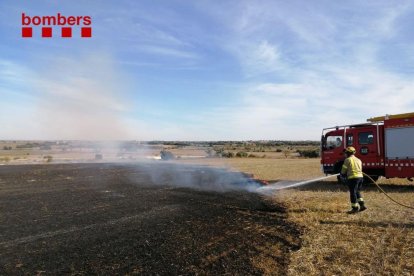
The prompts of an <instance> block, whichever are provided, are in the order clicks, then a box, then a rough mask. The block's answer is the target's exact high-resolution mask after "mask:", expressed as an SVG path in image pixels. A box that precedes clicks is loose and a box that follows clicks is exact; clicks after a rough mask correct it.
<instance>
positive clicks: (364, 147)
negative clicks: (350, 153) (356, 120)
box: [354, 128, 378, 167]
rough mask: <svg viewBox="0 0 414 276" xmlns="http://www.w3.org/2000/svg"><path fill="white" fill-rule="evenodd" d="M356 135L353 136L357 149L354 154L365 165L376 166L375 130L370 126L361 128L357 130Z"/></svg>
mask: <svg viewBox="0 0 414 276" xmlns="http://www.w3.org/2000/svg"><path fill="white" fill-rule="evenodd" d="M357 135H358V136H357V137H354V139H356V141H354V145H355V149H356V150H357V153H356V156H358V157H359V158H360V159H361V160H362V162H363V163H365V166H367V167H371V166H372V167H375V166H377V164H376V163H377V162H378V144H377V132H376V130H375V129H372V128H367V129H361V130H359V131H358V133H357ZM355 142H356V143H355Z"/></svg>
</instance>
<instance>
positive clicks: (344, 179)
mask: <svg viewBox="0 0 414 276" xmlns="http://www.w3.org/2000/svg"><path fill="white" fill-rule="evenodd" d="M339 178H340V179H341V182H342V184H346V182H347V181H346V174H340V175H339Z"/></svg>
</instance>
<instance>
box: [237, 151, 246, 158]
mask: <svg viewBox="0 0 414 276" xmlns="http://www.w3.org/2000/svg"><path fill="white" fill-rule="evenodd" d="M247 156H248V154H247V152H245V151H239V152H237V153H236V157H247Z"/></svg>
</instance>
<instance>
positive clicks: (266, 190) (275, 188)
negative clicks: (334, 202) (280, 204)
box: [256, 173, 339, 193]
mask: <svg viewBox="0 0 414 276" xmlns="http://www.w3.org/2000/svg"><path fill="white" fill-rule="evenodd" d="M338 175H339V173H337V174H332V175H328V176H324V177H319V178H315V179H310V180H305V181H300V182H295V183H290V184H288V185H284V184H283V182H276V183H274V184H270V185H267V186H263V187H260V188H258V189H257V190H256V191H257V192H259V193H269V192H272V191H278V190H283V189H288V188H294V187H299V186H303V185H306V184H309V183H313V182H317V181H321V180H325V179H328V178H331V177H334V176H338Z"/></svg>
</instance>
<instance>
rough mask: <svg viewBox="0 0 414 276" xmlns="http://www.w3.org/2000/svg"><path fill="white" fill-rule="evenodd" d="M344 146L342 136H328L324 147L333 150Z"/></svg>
mask: <svg viewBox="0 0 414 276" xmlns="http://www.w3.org/2000/svg"><path fill="white" fill-rule="evenodd" d="M340 146H342V136H327V137H326V144H325V147H324V149H325V150H331V149H335V148H338V147H340Z"/></svg>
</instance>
